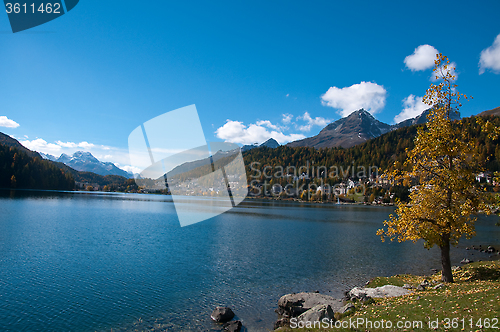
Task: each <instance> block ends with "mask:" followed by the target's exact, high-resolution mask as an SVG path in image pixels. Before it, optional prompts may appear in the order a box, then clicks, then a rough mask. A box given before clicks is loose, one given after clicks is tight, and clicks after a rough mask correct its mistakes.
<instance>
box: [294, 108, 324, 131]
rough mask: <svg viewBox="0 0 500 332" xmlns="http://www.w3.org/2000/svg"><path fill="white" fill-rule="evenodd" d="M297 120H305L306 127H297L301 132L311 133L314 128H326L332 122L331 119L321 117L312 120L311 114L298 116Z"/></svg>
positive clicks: (306, 113)
mask: <svg viewBox="0 0 500 332" xmlns="http://www.w3.org/2000/svg"><path fill="white" fill-rule="evenodd" d="M297 120H303V121H305V122H306V124H305V125H302V126H298V127H297V128H298V129H299V130H300V131H310V130H311V129H312V127H313V126H320V127H326V125H327V124H329V123H330V122H332V120H330V119H325V118H322V117H319V116H318V117H315V118H314V119H313V118H311V115H310V114H309V112H305V113H304V115H302V116H298V117H297Z"/></svg>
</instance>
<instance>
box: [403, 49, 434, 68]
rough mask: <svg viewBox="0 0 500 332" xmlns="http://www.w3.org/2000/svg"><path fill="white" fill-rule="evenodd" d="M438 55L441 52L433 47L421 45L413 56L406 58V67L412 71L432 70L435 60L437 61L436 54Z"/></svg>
mask: <svg viewBox="0 0 500 332" xmlns="http://www.w3.org/2000/svg"><path fill="white" fill-rule="evenodd" d="M438 53H439V51H438V50H436V49H435V48H434V47H433V46H431V45H427V44H426V45H420V46H419V47H417V48H416V49H415V51H414V52H413V54H411V55H408V56H407V57H406V58H405V65H406V67H407V68H408V69H410V70H411V71H420V70H426V69H429V68H432V67H433V66H434V60H436V54H438Z"/></svg>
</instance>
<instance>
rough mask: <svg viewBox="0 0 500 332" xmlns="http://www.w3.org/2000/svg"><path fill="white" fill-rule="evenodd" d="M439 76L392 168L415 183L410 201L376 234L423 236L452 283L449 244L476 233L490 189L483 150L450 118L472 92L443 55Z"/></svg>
mask: <svg viewBox="0 0 500 332" xmlns="http://www.w3.org/2000/svg"><path fill="white" fill-rule="evenodd" d="M433 72H434V75H435V77H436V80H437V82H436V83H437V84H431V86H430V88H429V89H428V90H427V93H426V95H425V97H424V98H423V102H425V103H426V104H428V105H429V106H430V107H432V108H431V110H430V113H429V115H428V122H427V124H426V126H424V127H421V128H419V130H418V132H417V136H416V138H415V146H414V148H413V149H412V150H408V151H407V159H406V161H405V162H404V164H403V167H399V168H396V169H395V170H394V171H393V172H392V178H393V180H394V181H395V182H397V183H403V184H404V185H413V187H412V191H411V193H410V196H409V200H410V201H409V203H408V204H407V203H402V202H399V203H398V204H397V208H396V211H395V214H391V215H390V216H389V219H388V220H386V221H384V226H385V228H384V229H380V230H379V231H378V232H377V234H378V235H381V236H382V240H384V238H385V237H387V238H390V239H391V240H398V241H399V242H403V241H408V240H409V241H413V242H416V241H418V240H420V239H422V240H424V246H425V247H426V248H428V249H430V248H431V247H433V246H435V245H436V246H438V247H439V248H440V250H441V265H442V276H441V280H442V281H443V282H453V275H452V272H451V262H450V246H451V245H455V246H456V245H457V244H458V242H459V240H460V239H461V238H462V237H463V236H465V237H467V238H471V237H472V236H474V235H475V230H474V223H475V221H476V217H475V215H476V214H477V213H479V212H480V211H486V212H488V211H489V209H488V207H487V205H486V202H487V198H488V196H487V193H485V191H484V190H483V189H482V188H481V187H480V184H479V183H478V182H477V181H476V179H475V177H476V174H477V173H479V172H480V171H481V170H482V168H481V160H480V159H479V156H480V155H479V153H478V152H477V150H476V147H475V146H474V144H472V143H471V139H470V137H467V133H466V132H462V131H458V130H456V129H454V124H453V121H452V120H451V119H450V115H451V114H452V112H455V111H458V109H459V108H460V106H462V105H461V101H462V100H464V99H467V96H466V95H464V94H461V93H459V92H458V91H457V85H456V84H455V79H456V77H455V74H454V72H455V68H453V66H452V65H451V64H450V61H449V60H448V58H447V57H446V56H443V55H442V54H438V55H437V58H436V60H435V66H434V71H433Z"/></svg>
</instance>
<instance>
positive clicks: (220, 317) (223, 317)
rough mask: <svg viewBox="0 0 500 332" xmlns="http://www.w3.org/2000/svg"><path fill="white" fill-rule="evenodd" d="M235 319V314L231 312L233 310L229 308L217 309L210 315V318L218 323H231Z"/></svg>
mask: <svg viewBox="0 0 500 332" xmlns="http://www.w3.org/2000/svg"><path fill="white" fill-rule="evenodd" d="M233 317H234V312H233V311H232V310H231V308H227V307H217V308H215V310H214V311H213V312H212V314H211V315H210V318H212V319H213V320H214V321H216V322H217V323H225V322H229V321H230V320H231V319H233Z"/></svg>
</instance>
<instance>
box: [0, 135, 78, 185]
mask: <svg viewBox="0 0 500 332" xmlns="http://www.w3.org/2000/svg"><path fill="white" fill-rule="evenodd" d="M74 187H75V180H74V178H73V176H72V175H71V173H68V172H64V171H63V170H61V169H60V168H58V167H57V166H56V165H54V164H53V163H52V162H50V161H47V160H42V159H40V158H38V157H35V158H33V157H31V156H28V155H27V154H26V153H24V152H22V151H20V150H19V149H17V148H14V147H9V146H6V145H1V144H0V188H11V189H15V188H19V189H44V190H73V189H74Z"/></svg>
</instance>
